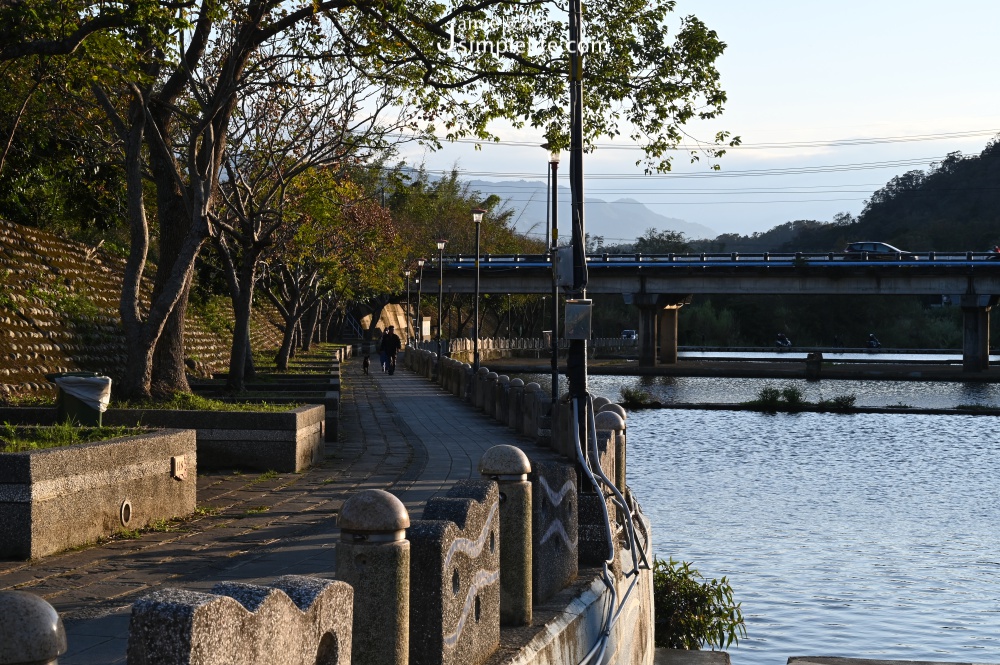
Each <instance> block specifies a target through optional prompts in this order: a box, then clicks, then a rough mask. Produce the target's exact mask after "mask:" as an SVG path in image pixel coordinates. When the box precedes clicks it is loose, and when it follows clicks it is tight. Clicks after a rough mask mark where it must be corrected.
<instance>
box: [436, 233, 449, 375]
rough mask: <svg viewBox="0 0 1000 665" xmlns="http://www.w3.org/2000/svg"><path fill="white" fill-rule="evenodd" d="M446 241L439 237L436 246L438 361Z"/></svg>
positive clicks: (439, 359)
mask: <svg viewBox="0 0 1000 665" xmlns="http://www.w3.org/2000/svg"><path fill="white" fill-rule="evenodd" d="M447 242H448V241H447V240H445V239H444V238H441V239H440V240H438V241H437V248H438V339H437V342H438V362H441V304H442V303H443V302H444V246H445V244H446V243H447Z"/></svg>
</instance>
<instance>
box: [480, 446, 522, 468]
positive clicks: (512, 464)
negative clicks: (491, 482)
mask: <svg viewBox="0 0 1000 665" xmlns="http://www.w3.org/2000/svg"><path fill="white" fill-rule="evenodd" d="M479 473H481V474H483V475H484V476H521V475H525V474H528V473H531V461H530V460H528V456H527V455H525V454H524V452H523V451H522V450H521V449H520V448H518V447H517V446H510V445H507V444H501V445H499V446H493V447H492V448H490V449H489V450H487V451H486V452H485V453H483V456H482V457H481V458H480V459H479Z"/></svg>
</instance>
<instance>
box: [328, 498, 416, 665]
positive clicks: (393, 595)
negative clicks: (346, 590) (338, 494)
mask: <svg viewBox="0 0 1000 665" xmlns="http://www.w3.org/2000/svg"><path fill="white" fill-rule="evenodd" d="M337 524H338V525H339V526H340V531H341V535H340V542H339V543H338V544H337V578H338V579H340V580H343V581H344V582H347V583H348V584H350V585H351V586H352V587H354V631H353V636H354V637H353V650H352V661H351V662H352V663H354V665H407V663H408V662H409V654H408V652H409V644H410V620H409V617H410V543H409V541H408V540H406V529H407V528H408V527H409V526H410V516H409V514H408V513H407V512H406V507H405V506H404V505H403V502H402V501H400V500H399V499H397V498H396V497H395V496H393V495H392V494H389V493H388V492H386V491H384V490H365V491H363V492H359V493H357V494H355V495H353V496H351V497H350V498H349V499H348V500H347V501H345V502H344V505H343V507H342V508H341V510H340V517H339V518H338V519H337Z"/></svg>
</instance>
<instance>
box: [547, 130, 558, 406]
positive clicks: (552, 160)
mask: <svg viewBox="0 0 1000 665" xmlns="http://www.w3.org/2000/svg"><path fill="white" fill-rule="evenodd" d="M549 168H550V171H551V173H552V175H551V180H552V232H551V234H550V235H551V238H552V244H551V246H550V247H549V256H550V258H551V261H552V414H553V415H555V409H556V405H557V404H559V281H558V280H557V279H556V250H557V249H558V247H559V181H558V178H557V176H558V174H559V151H558V150H555V149H553V150H552V152H551V155H550V157H549Z"/></svg>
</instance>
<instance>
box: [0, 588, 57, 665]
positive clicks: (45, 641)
mask: <svg viewBox="0 0 1000 665" xmlns="http://www.w3.org/2000/svg"><path fill="white" fill-rule="evenodd" d="M66 648H67V644H66V630H65V629H64V628H63V624H62V619H60V618H59V613H58V612H56V610H55V608H53V607H52V606H51V605H49V604H48V603H47V602H46V601H45V600H43V599H42V598H39V597H38V596H36V595H35V594H32V593H28V592H26V591H0V663H3V664H4V665H55V664H56V663H57V662H58V658H59V656H61V655H63V654H64V653H66Z"/></svg>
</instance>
